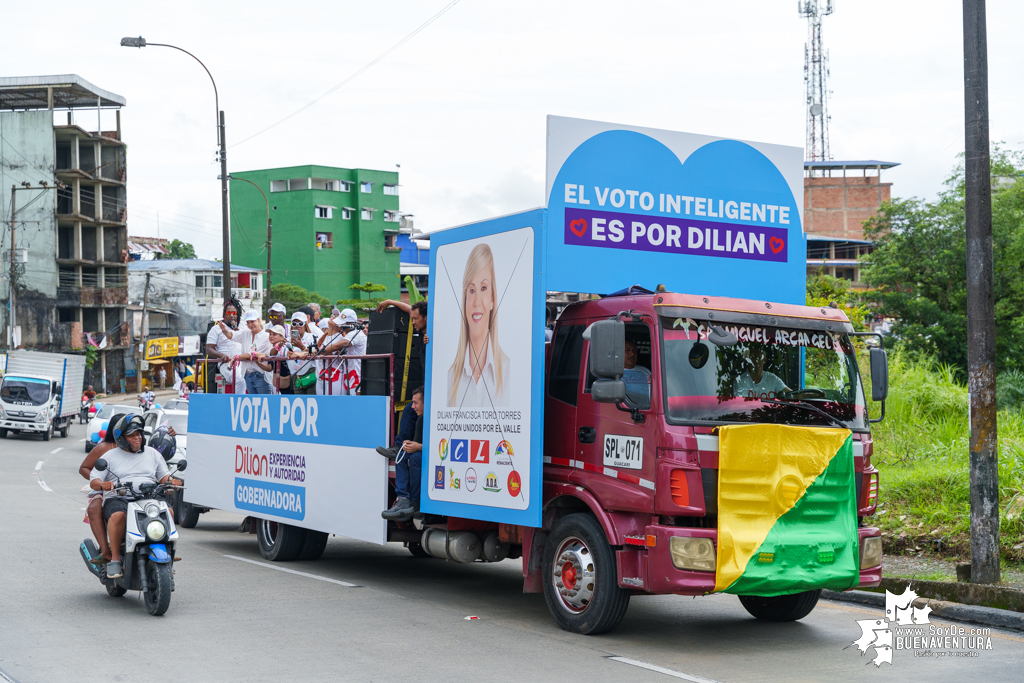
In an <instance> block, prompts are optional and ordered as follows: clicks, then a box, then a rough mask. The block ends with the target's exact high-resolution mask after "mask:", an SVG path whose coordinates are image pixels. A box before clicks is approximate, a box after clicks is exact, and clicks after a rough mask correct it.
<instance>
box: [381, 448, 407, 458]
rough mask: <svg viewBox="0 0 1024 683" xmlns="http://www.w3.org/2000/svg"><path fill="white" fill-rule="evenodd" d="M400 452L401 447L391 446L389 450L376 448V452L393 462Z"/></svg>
mask: <svg viewBox="0 0 1024 683" xmlns="http://www.w3.org/2000/svg"><path fill="white" fill-rule="evenodd" d="M400 450H402V448H401V446H391V447H390V448H384V446H377V452H378V453H380V454H381V455H383V456H384V457H385V458H387V459H388V460H394V459H395V458H397V457H398V451H400Z"/></svg>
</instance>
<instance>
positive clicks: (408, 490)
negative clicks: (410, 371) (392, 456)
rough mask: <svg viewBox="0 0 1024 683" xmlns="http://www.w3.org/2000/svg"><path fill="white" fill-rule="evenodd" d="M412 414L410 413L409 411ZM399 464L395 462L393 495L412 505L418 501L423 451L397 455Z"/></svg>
mask: <svg viewBox="0 0 1024 683" xmlns="http://www.w3.org/2000/svg"><path fill="white" fill-rule="evenodd" d="M409 412H412V411H409ZM398 457H399V458H401V459H402V461H401V462H397V461H396V462H395V495H397V496H398V497H399V498H408V499H409V500H411V501H412V502H413V503H414V504H416V503H419V501H420V471H421V469H422V468H421V466H420V465H421V463H422V462H423V451H416V452H415V453H406V452H404V451H403V452H402V453H399V455H398Z"/></svg>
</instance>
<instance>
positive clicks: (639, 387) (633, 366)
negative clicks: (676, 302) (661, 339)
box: [584, 323, 652, 410]
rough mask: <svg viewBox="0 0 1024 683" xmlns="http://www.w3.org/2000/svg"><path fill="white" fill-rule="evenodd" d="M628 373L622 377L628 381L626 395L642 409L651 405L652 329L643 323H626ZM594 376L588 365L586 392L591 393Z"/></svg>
mask: <svg viewBox="0 0 1024 683" xmlns="http://www.w3.org/2000/svg"><path fill="white" fill-rule="evenodd" d="M625 360H626V363H625V365H626V373H625V374H624V375H623V376H622V379H623V380H624V381H625V382H626V396H628V397H629V399H630V400H631V401H632V402H633V403H634V405H637V406H639V407H640V408H641V409H642V410H647V409H649V408H650V407H651V384H652V374H651V367H652V365H651V329H650V328H649V327H647V325H644V324H642V323H629V324H627V325H626V359H625ZM594 379H595V378H594V376H593V375H592V374H590V367H589V365H588V367H587V386H586V388H585V390H584V391H585V392H586V393H590V385H592V384H593V383H594Z"/></svg>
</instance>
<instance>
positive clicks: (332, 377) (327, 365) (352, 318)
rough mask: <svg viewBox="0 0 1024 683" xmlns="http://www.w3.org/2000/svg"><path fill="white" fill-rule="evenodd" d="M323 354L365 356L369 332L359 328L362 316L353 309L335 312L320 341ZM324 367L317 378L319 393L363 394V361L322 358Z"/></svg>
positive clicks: (335, 394)
mask: <svg viewBox="0 0 1024 683" xmlns="http://www.w3.org/2000/svg"><path fill="white" fill-rule="evenodd" d="M320 349H321V351H320V352H321V354H323V355H335V354H345V355H352V356H362V355H365V354H366V334H364V333H363V331H362V330H361V329H359V318H357V317H356V312H355V311H353V310H352V309H351V308H346V309H345V310H343V311H340V312H339V311H337V310H335V311H333V312H332V315H331V317H330V318H329V319H328V328H327V334H325V335H324V337H323V338H322V339H321V340H320ZM321 363H323V369H322V370H321V372H320V376H319V379H318V381H317V392H316V393H318V394H324V395H332V396H355V395H356V394H358V393H359V385H360V381H361V379H362V370H363V361H362V360H359V359H352V360H349V359H348V358H343V359H341V360H340V361H339V360H338V359H334V360H330V361H321Z"/></svg>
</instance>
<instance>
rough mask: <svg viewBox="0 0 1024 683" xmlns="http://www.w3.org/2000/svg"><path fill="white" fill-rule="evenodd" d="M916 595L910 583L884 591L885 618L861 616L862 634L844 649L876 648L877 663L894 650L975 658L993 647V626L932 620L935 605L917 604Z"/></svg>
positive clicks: (888, 661) (889, 659) (863, 651)
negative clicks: (897, 589) (899, 591)
mask: <svg viewBox="0 0 1024 683" xmlns="http://www.w3.org/2000/svg"><path fill="white" fill-rule="evenodd" d="M916 598H917V593H915V592H914V591H912V590H910V586H909V585H908V586H907V587H906V588H905V589H904V590H903V594H902V595H893V594H892V593H890V592H889V591H888V590H887V591H885V618H884V619H858V620H857V625H858V626H860V629H861V635H860V638H858V639H857V640H855V641H853V644H852V645H847V646H846V648H843V649H847V648H850V647H854V646H856V648H857V649H858V650H860V653H861V656H863V655H864V654H866V653H867V651H868V650H869V649H872V648H873V649H874V655H875V658H874V659H872V660H870V661H869V663H871V664H874V665H875V666H876V667H880V666H882V664H892V653H893V651H894V650H913V651H914V656H915V657H934V658H942V657H971V658H973V657H977V656H978V653H979V652H980V651H981V650H991V649H992V637H991V634H992V629H990V628H981V627H964V626H940V625H939V624H933V623H931V622H930V621H928V614H929V613H930V612H931V611H932V608H931V607H929V606H928V605H925V606H923V607H914V605H913V602H914V600H915V599H916Z"/></svg>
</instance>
